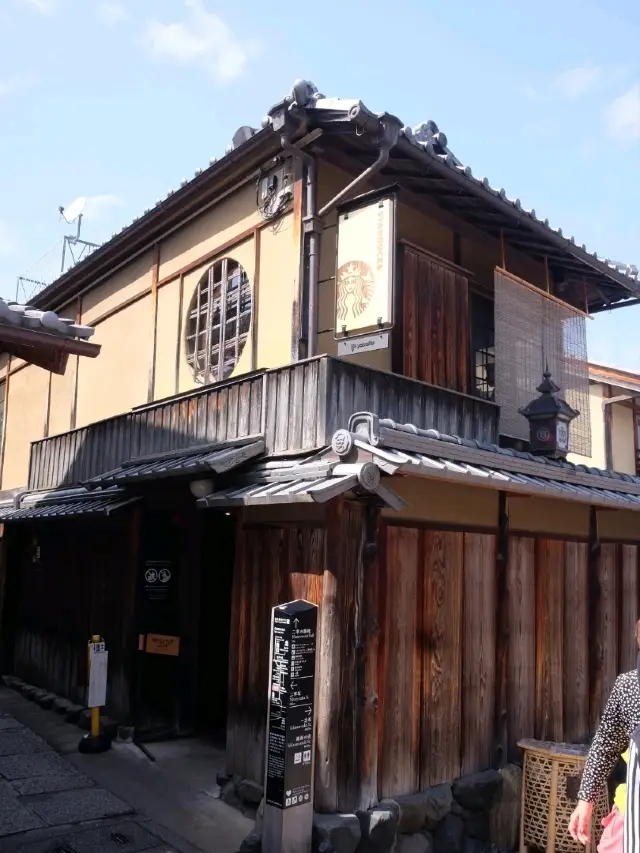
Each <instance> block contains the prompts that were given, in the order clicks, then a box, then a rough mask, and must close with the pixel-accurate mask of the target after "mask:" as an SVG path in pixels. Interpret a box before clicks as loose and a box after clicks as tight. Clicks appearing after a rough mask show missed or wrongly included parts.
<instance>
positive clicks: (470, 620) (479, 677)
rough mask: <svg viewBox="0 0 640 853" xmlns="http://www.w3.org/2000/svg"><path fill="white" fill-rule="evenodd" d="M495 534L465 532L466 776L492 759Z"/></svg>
mask: <svg viewBox="0 0 640 853" xmlns="http://www.w3.org/2000/svg"><path fill="white" fill-rule="evenodd" d="M498 606H501V603H500V605H499V604H498V602H497V601H496V537H495V536H494V535H487V534H481V533H465V535H464V594H463V619H462V624H463V631H462V767H461V772H462V775H465V774H467V773H475V772H476V771H477V770H485V769H486V768H487V767H489V765H490V763H491V744H492V740H493V724H494V717H495V648H496V620H495V614H496V608H497V607H498Z"/></svg>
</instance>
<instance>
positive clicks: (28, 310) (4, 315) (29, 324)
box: [0, 298, 95, 340]
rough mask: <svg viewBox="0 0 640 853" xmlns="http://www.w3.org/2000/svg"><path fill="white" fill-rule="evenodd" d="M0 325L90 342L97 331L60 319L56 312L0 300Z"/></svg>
mask: <svg viewBox="0 0 640 853" xmlns="http://www.w3.org/2000/svg"><path fill="white" fill-rule="evenodd" d="M0 325H5V326H14V327H16V328H22V329H31V330H32V331H37V332H47V333H48V334H51V335H56V336H57V337H61V338H77V339H80V340H88V339H89V338H90V337H92V335H93V333H94V332H95V329H93V328H92V327H91V326H84V325H81V324H80V323H76V322H75V320H68V319H66V318H65V317H59V316H58V315H57V314H56V313H55V311H39V310H38V309H37V308H32V307H31V306H30V305H21V304H20V303H19V302H5V300H4V299H2V298H0Z"/></svg>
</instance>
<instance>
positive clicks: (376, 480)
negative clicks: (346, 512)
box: [198, 457, 404, 509]
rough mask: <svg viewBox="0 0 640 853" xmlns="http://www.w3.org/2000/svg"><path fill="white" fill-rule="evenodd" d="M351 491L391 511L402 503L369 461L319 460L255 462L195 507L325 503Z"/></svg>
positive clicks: (398, 507)
mask: <svg viewBox="0 0 640 853" xmlns="http://www.w3.org/2000/svg"><path fill="white" fill-rule="evenodd" d="M353 490H356V491H360V492H362V493H364V494H366V493H369V494H370V495H376V496H377V498H378V499H379V500H380V501H381V502H382V503H383V504H385V505H386V506H389V507H392V508H394V509H400V508H401V507H403V506H404V501H403V500H402V499H401V498H399V497H398V495H396V494H395V492H394V491H393V490H392V489H390V488H389V487H388V486H387V485H386V484H385V483H383V482H382V481H381V478H380V470H379V468H378V467H377V466H376V465H373V464H372V463H370V462H369V463H367V462H359V463H356V464H354V465H349V464H342V463H340V462H336V461H335V460H333V461H332V460H329V459H323V458H322V457H319V458H317V459H314V460H308V459H307V460H305V459H297V460H296V459H294V460H288V461H265V462H262V463H258V464H257V465H254V466H252V467H251V469H250V471H248V472H247V473H246V475H245V476H244V477H242V478H240V480H238V481H237V482H236V483H235V484H234V485H233V486H231V487H230V488H226V489H222V490H220V491H216V492H213V493H212V494H211V495H209V496H208V497H205V498H201V499H200V500H198V506H199V507H200V508H201V509H205V508H207V507H223V506H267V505H274V504H291V503H326V502H327V501H329V500H331V499H332V498H335V497H338V495H341V494H344V493H345V492H349V491H353Z"/></svg>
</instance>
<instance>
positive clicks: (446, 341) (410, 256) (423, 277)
mask: <svg viewBox="0 0 640 853" xmlns="http://www.w3.org/2000/svg"><path fill="white" fill-rule="evenodd" d="M402 288H403V293H402V309H403V311H402V326H403V344H404V346H403V372H404V373H405V374H406V375H407V376H411V377H413V378H414V379H421V380H423V381H424V382H430V383H432V384H433V385H439V386H441V387H443V388H451V389H452V390H454V391H461V392H463V393H465V394H466V393H468V391H469V387H470V383H469V374H470V367H471V361H470V354H469V349H470V330H469V282H468V279H467V277H466V276H465V275H464V274H463V271H462V270H459V269H457V268H455V267H453V266H451V265H445V264H441V263H438V262H437V261H436V260H435V259H434V258H433V257H432V256H429V255H426V254H423V253H421V252H419V251H417V250H414V249H412V248H411V249H410V248H408V247H405V248H404V255H403V265H402Z"/></svg>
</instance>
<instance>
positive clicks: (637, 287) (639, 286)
mask: <svg viewBox="0 0 640 853" xmlns="http://www.w3.org/2000/svg"><path fill="white" fill-rule="evenodd" d="M398 145H399V146H400V148H401V150H402V152H403V153H404V154H407V155H408V156H410V157H412V158H413V159H414V160H418V161H419V162H420V163H423V164H425V165H428V166H429V168H430V169H433V170H434V171H437V172H438V173H439V174H441V175H443V176H444V177H447V178H451V179H452V180H453V181H455V182H456V183H457V184H458V185H459V186H461V187H464V188H465V190H466V191H467V192H471V193H473V194H474V195H475V196H476V197H477V198H481V199H483V200H485V201H488V202H489V203H490V204H491V205H492V206H493V207H494V208H496V210H499V211H501V212H502V213H508V214H510V215H511V216H512V217H513V219H515V220H516V221H517V222H518V223H519V224H522V225H523V226H524V227H526V228H528V229H529V230H530V231H533V232H534V233H535V234H538V235H539V236H540V237H542V238H543V239H544V240H547V241H549V242H550V243H552V244H553V245H554V246H556V247H557V248H558V249H561V250H562V251H563V252H564V253H565V254H567V255H572V256H573V257H574V258H576V259H577V260H579V261H581V262H582V263H583V264H586V265H587V266H589V267H591V269H593V270H595V271H596V272H598V273H600V274H601V275H602V276H604V277H605V278H608V279H610V280H611V281H614V282H615V283H616V284H619V285H620V286H621V287H624V288H626V289H627V290H629V291H630V292H631V293H633V294H634V295H635V296H638V297H640V282H637V283H636V282H634V281H633V280H632V279H630V278H629V277H628V276H624V275H620V274H619V273H618V272H616V271H615V270H612V269H611V267H609V266H607V264H605V263H603V262H602V261H599V260H598V259H597V258H594V257H593V255H590V254H589V253H588V252H586V251H583V250H582V249H580V248H579V247H578V246H576V245H574V244H572V243H571V241H569V240H567V239H566V238H565V237H562V236H561V235H560V234H558V233H556V232H555V231H553V230H552V229H550V228H548V227H547V226H546V225H543V224H542V223H541V222H537V221H536V220H535V219H532V218H531V217H528V216H526V214H524V215H522V216H518V215H517V214H518V213H522V211H518V209H517V208H516V207H513V206H512V205H510V204H509V203H508V202H505V201H503V200H502V198H501V197H500V195H496V194H494V193H493V192H491V191H490V190H487V189H485V188H484V187H483V186H479V185H478V184H476V183H475V182H474V181H473V180H471V179H470V178H468V177H467V176H466V175H465V174H464V172H460V171H458V170H457V169H455V168H451V167H450V166H447V164H446V163H443V162H442V161H441V160H439V159H438V158H437V157H433V156H431V155H430V154H428V153H426V152H425V151H423V150H422V149H420V148H417V147H416V146H415V145H412V144H411V142H409V141H408V140H407V139H401V140H400V141H399V143H398Z"/></svg>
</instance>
